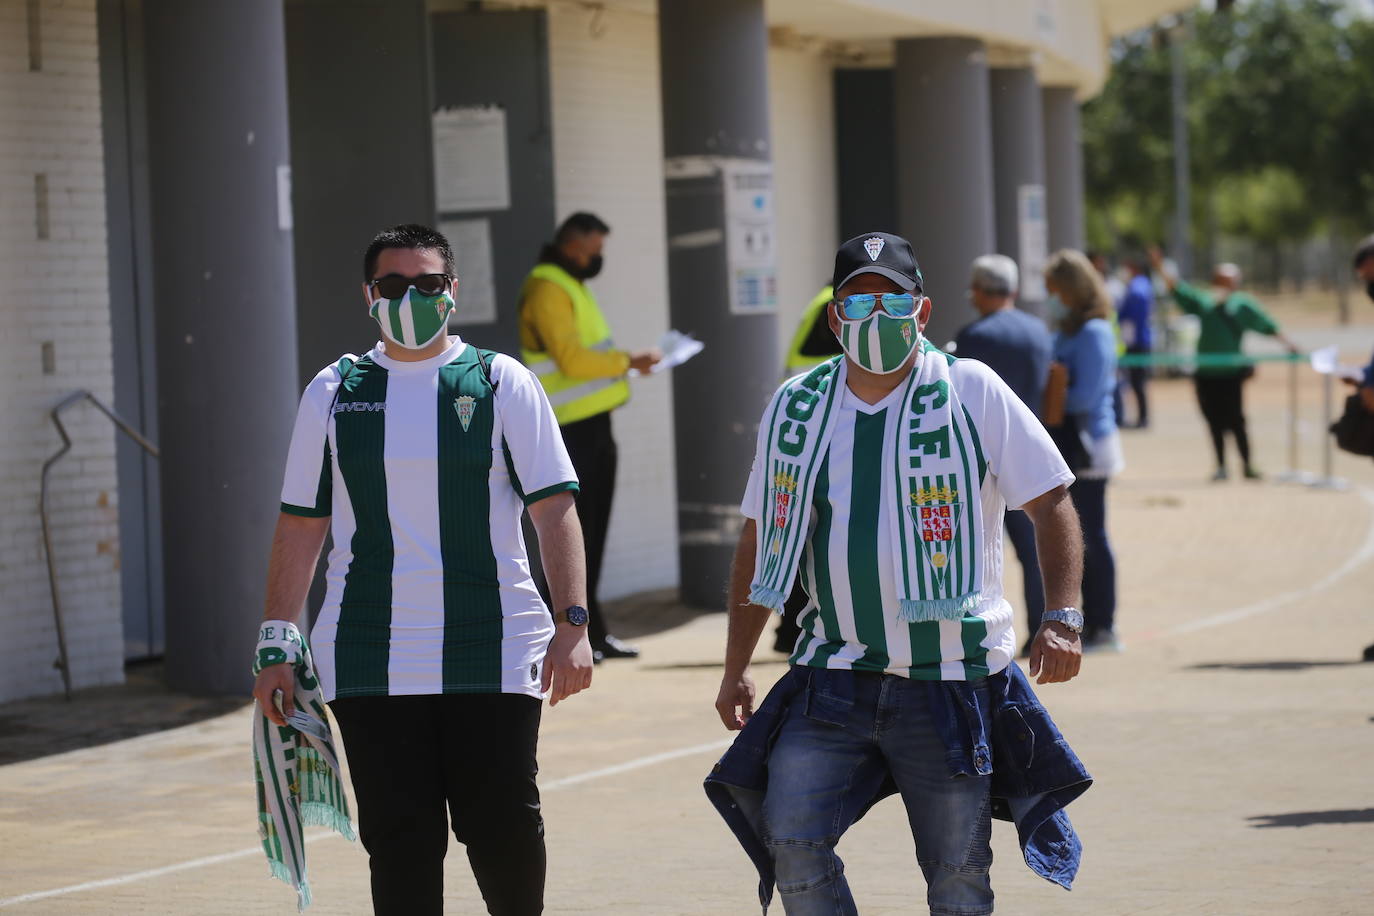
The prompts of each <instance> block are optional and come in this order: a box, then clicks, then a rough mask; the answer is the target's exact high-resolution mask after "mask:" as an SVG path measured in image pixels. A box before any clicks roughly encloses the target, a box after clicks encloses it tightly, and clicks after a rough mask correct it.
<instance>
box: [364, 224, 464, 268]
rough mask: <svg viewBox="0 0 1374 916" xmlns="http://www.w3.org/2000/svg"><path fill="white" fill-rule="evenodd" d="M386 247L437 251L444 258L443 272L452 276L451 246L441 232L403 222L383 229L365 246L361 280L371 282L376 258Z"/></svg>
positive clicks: (375, 266)
mask: <svg viewBox="0 0 1374 916" xmlns="http://www.w3.org/2000/svg"><path fill="white" fill-rule="evenodd" d="M388 248H406V249H421V248H423V249H429V250H430V251H437V252H439V257H441V258H443V259H444V273H446V274H448V275H449V276H450V277H452V276H454V274H455V271H454V266H453V246H452V245H450V244H449V243H448V239H446V238H444V236H443V234H442V233H439V232H436V231H435V230H433V229H431V228H429V227H428V226H421V225H420V224H419V223H403V224H401V225H399V226H392V227H391V228H390V229H383V230H382V231H381V232H378V233H377V235H376V237H375V238H373V239H372V244H370V245H368V246H367V253H366V254H364V255H363V282H364V283H371V282H372V272H373V271H374V270H376V269H377V258H378V256H380V255H381V253H382V252H383V251H385V250H386V249H388Z"/></svg>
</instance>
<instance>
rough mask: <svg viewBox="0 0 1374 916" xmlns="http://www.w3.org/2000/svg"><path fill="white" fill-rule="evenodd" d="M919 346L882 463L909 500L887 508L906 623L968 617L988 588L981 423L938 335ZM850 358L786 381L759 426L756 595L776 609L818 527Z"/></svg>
mask: <svg viewBox="0 0 1374 916" xmlns="http://www.w3.org/2000/svg"><path fill="white" fill-rule="evenodd" d="M921 352H922V356H921V358H920V359H919V360H918V361H917V363H916V365H915V367H913V369H912V370H911V372H910V374H909V375H908V376H907V378H906V379H905V380H904V381H903V382H902V384H901V392H902V394H901V400H900V401H899V402H898V404H899V405H900V406H899V407H897V408H895V409H898V410H900V411H901V412H902V413H901V419H900V422H898V423H896V424H891V425H890V426H889V433H888V434H887V436H886V437H885V438H884V440H883V462H882V466H883V467H886V468H890V469H891V470H890V471H889V473H890V474H891V475H892V483H893V484H894V486H893V488H892V489H891V490H889V489H888V488H887V487H884V492H885V493H895V494H896V498H897V499H898V500H899V501H900V505H899V506H898V507H897V510H898V511H896V512H891V513H889V516H890V518H891V529H892V530H891V531H890V532H889V533H890V536H891V538H890V543H891V544H892V545H893V548H894V550H895V551H896V552H897V554H898V556H896V557H894V558H893V565H894V567H895V569H896V570H897V571H898V575H899V578H900V580H901V581H900V582H898V583H897V585H898V596H899V597H900V599H901V601H900V607H899V610H898V615H899V618H900V619H901V620H903V621H907V622H919V621H926V620H959V619H961V618H963V617H964V616H965V615H966V614H968V613H970V612H971V611H973V610H974V609H975V608H976V607H977V606H978V602H979V598H980V595H981V593H982V564H981V562H980V561H981V559H982V553H981V551H982V543H983V517H982V503H981V501H980V499H979V486H980V482H981V480H980V478H981V475H982V468H983V460H982V455H981V448H980V446H979V444H978V433H977V430H976V429H974V428H973V425H972V422H971V421H970V419H969V415H968V412H967V411H966V410H964V408H963V405H962V404H960V402H959V397H958V394H957V392H955V391H954V388H953V386H951V385H950V381H949V362H950V361H949V358H948V357H947V356H946V355H945V354H944V353H943V352H941V351H940V350H939V349H937V348H935V347H934V346H932V345H931V344H930V343H929V342H926V343H925V344H924V346H923V348H922V351H921ZM845 365H846V364H845V360H844V357H841V356H837V357H835V358H833V359H830V360H827V361H826V362H824V363H821V364H820V365H819V366H817V367H815V368H814V369H812V370H811V371H810V372H809V373H807V374H805V375H799V376H797V377H796V378H793V379H791V380H790V381H788V382H787V383H786V384H784V385H783V386H782V388H780V389H778V392H777V394H775V395H774V396H773V400H772V401H771V402H770V403H769V405H768V411H767V412H766V413H765V414H764V421H763V422H762V423H761V424H760V425H759V439H758V455H759V456H760V460H762V461H764V462H765V464H764V465H763V467H762V468H760V472H761V473H763V474H764V477H763V484H764V485H763V486H762V487H761V488H760V491H761V493H762V500H763V501H762V504H761V505H759V506H758V507H756V508H757V509H758V525H757V540H756V544H757V555H756V559H755V561H754V578H753V581H752V583H751V586H750V590H749V601H750V603H751V604H758V605H762V606H764V607H769V608H772V609H773V610H774V611H777V612H778V613H782V609H783V603H784V601H785V600H786V598H787V594H788V592H789V591H790V590H791V588H792V582H793V580H794V579H795V578H796V575H797V567H798V566H799V565H800V563H801V557H802V550H803V547H804V546H805V542H806V539H807V537H808V534H809V531H810V526H811V509H812V507H811V500H812V496H813V493H814V489H815V484H816V472H817V470H818V469H819V468H820V465H821V462H822V461H824V460H825V456H826V453H827V452H828V450H829V447H830V438H831V436H832V435H833V434H834V431H835V425H836V420H837V419H838V416H839V410H838V409H837V407H838V402H839V399H840V398H841V397H842V396H843V393H844V389H845V374H846V369H845ZM888 498H890V497H888ZM876 521H877V520H876V519H875V520H874V522H875V523H876ZM841 560H843V558H841Z"/></svg>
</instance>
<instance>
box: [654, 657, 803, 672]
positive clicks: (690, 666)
mask: <svg viewBox="0 0 1374 916" xmlns="http://www.w3.org/2000/svg"><path fill="white" fill-rule="evenodd" d="M785 664H787V659H786V658H775V659H766V660H764V661H759V660H757V659H755V660H754V661H752V662H750V663H749V667H750V668H772V667H775V666H777V665H785ZM724 667H725V662H724V661H718V662H677V663H675V664H669V665H640V666H639V670H641V671H693V670H698V669H706V668H724Z"/></svg>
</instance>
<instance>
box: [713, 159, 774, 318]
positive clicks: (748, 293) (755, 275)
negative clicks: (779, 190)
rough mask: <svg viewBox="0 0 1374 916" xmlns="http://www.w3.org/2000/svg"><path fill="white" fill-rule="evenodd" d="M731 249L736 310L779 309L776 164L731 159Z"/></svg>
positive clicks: (725, 170)
mask: <svg viewBox="0 0 1374 916" xmlns="http://www.w3.org/2000/svg"><path fill="white" fill-rule="evenodd" d="M721 181H722V182H723V183H724V191H725V237H726V238H725V251H726V258H727V265H726V266H727V270H728V272H729V278H730V311H731V313H733V314H736V315H760V314H766V313H771V312H776V311H777V310H778V268H777V237H776V233H775V232H774V229H773V166H772V165H771V164H770V163H767V162H756V161H752V160H745V159H734V160H726V161H725V162H724V163H723V165H722V169H721Z"/></svg>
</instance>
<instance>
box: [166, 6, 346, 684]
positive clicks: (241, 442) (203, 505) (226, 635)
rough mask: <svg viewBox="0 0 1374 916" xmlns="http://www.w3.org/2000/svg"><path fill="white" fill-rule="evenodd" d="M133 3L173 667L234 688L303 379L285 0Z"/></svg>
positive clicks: (254, 614)
mask: <svg viewBox="0 0 1374 916" xmlns="http://www.w3.org/2000/svg"><path fill="white" fill-rule="evenodd" d="M144 9H145V17H146V18H145V29H146V38H147V42H146V60H147V81H148V141H149V150H150V154H149V169H148V172H149V175H150V176H151V201H152V240H153V259H154V260H153V284H154V293H155V294H154V301H155V303H156V325H157V329H156V349H157V363H158V419H159V429H160V430H161V442H160V443H159V444H160V445H161V448H162V459H161V463H162V507H163V511H162V519H163V531H164V533H165V539H164V560H165V570H166V579H165V581H166V606H167V679H168V682H169V683H170V684H171V685H172V686H173V687H176V688H178V689H182V690H190V691H194V692H197V693H228V692H235V693H243V692H245V691H246V690H247V689H248V687H249V686H250V684H251V682H252V677H251V675H250V674H249V664H250V662H251V660H252V650H253V646H254V644H255V641H256V638H257V626H256V624H257V621H258V620H259V619H260V617H261V615H262V606H263V592H264V580H265V578H266V567H267V555H268V547H269V544H270V542H271V537H272V527H273V524H274V522H275V520H276V518H277V513H278V509H277V507H278V498H277V494H278V492H279V489H280V486H281V474H282V465H283V461H284V458H285V455H286V447H287V443H288V441H289V439H290V435H291V427H292V424H293V421H294V417H295V414H296V404H297V402H298V399H299V397H300V389H299V386H298V384H297V375H296V302H295V299H296V295H295V282H294V276H293V270H292V260H291V208H290V199H289V196H288V192H289V188H290V174H289V172H288V171H286V169H287V168H288V163H289V161H290V159H289V154H288V136H287V119H286V113H287V104H286V53H285V47H286V45H285V36H284V34H283V25H282V0H200V2H197V3H185V2H183V0H146V2H145V4H144ZM352 266H353V265H352V264H349V265H347V267H348V268H352Z"/></svg>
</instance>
